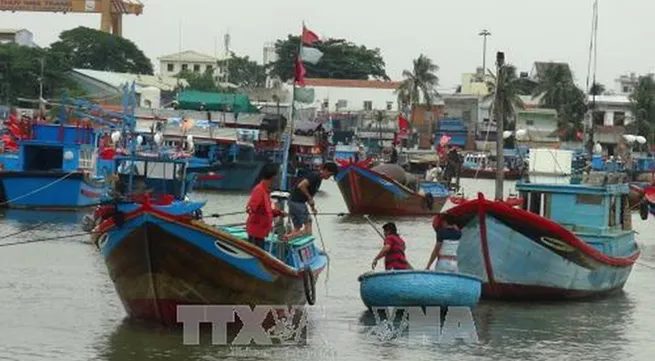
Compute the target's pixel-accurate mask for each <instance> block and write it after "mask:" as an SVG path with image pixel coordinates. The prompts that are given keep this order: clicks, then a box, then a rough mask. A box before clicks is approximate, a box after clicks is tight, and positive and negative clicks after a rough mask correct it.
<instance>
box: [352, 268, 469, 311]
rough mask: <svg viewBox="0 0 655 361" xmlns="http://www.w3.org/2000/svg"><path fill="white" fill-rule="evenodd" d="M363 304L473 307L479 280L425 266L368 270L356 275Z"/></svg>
mask: <svg viewBox="0 0 655 361" xmlns="http://www.w3.org/2000/svg"><path fill="white" fill-rule="evenodd" d="M358 280H359V282H360V284H359V286H360V287H359V292H360V296H361V298H362V301H363V302H364V305H366V307H368V308H369V309H371V308H373V307H474V306H475V305H477V303H478V302H479V300H480V295H481V289H482V282H481V280H480V279H477V278H475V277H471V276H467V275H463V274H458V273H448V272H434V271H426V270H421V271H418V270H391V271H383V272H368V273H365V274H363V275H361V276H359V278H358Z"/></svg>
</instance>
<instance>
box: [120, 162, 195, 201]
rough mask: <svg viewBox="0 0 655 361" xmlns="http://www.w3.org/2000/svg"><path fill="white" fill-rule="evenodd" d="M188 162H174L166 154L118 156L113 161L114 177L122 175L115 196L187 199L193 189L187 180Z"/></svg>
mask: <svg viewBox="0 0 655 361" xmlns="http://www.w3.org/2000/svg"><path fill="white" fill-rule="evenodd" d="M187 164H188V161H187V159H171V158H169V157H166V156H163V155H157V154H153V155H145V154H144V155H138V156H135V157H130V156H118V157H115V158H114V159H113V160H112V168H111V171H113V174H116V175H117V176H118V179H117V180H116V184H115V185H114V189H113V190H114V197H122V196H126V195H128V194H129V195H140V194H145V193H151V194H153V195H154V196H164V195H170V196H172V197H174V198H175V199H184V197H185V196H186V195H187V193H189V192H190V191H191V190H190V187H189V184H188V181H187V172H186V170H187Z"/></svg>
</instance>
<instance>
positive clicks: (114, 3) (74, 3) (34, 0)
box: [0, 0, 143, 36]
mask: <svg viewBox="0 0 655 361" xmlns="http://www.w3.org/2000/svg"><path fill="white" fill-rule="evenodd" d="M0 10H1V11H11V12H16V11H21V12H49V13H64V14H66V13H89V14H98V13H99V14H101V18H100V30H102V31H104V32H106V33H109V32H111V33H112V34H115V35H118V36H122V34H123V15H126V14H130V15H141V14H142V13H143V4H142V3H141V2H140V1H139V0H0Z"/></svg>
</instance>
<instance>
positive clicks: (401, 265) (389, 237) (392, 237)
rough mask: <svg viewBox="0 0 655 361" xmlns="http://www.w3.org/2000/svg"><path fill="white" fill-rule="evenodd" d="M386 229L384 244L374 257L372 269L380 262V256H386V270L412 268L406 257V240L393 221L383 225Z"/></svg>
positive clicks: (384, 229)
mask: <svg viewBox="0 0 655 361" xmlns="http://www.w3.org/2000/svg"><path fill="white" fill-rule="evenodd" d="M382 230H383V231H384V237H385V238H384V246H383V247H382V249H381V250H380V252H379V253H378V255H377V256H375V258H374V259H373V264H372V265H371V267H372V269H375V266H377V264H378V260H379V259H380V258H384V269H385V270H404V269H412V266H411V265H410V264H409V262H407V258H406V257H405V241H404V240H403V239H402V238H400V236H398V230H397V229H396V225H395V224H394V223H393V222H389V223H387V224H385V225H384V226H382Z"/></svg>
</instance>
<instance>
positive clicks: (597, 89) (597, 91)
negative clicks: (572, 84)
mask: <svg viewBox="0 0 655 361" xmlns="http://www.w3.org/2000/svg"><path fill="white" fill-rule="evenodd" d="M604 92H605V86H604V85H603V84H600V83H594V84H593V85H592V86H591V89H589V94H590V95H601V94H603V93H604Z"/></svg>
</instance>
